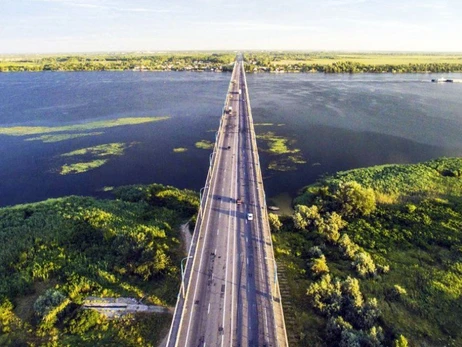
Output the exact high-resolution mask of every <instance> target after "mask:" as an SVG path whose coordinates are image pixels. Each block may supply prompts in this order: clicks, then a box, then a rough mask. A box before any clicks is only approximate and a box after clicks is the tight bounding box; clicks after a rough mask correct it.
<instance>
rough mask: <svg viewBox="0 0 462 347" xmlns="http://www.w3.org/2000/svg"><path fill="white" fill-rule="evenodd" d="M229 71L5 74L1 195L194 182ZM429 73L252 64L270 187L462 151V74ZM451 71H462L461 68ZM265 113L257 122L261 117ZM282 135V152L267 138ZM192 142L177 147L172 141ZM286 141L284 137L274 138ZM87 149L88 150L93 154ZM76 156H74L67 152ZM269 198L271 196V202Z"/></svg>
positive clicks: (0, 89) (280, 189)
mask: <svg viewBox="0 0 462 347" xmlns="http://www.w3.org/2000/svg"><path fill="white" fill-rule="evenodd" d="M230 76H231V75H230V74H213V73H178V72H158V73H134V72H68V73H45V72H43V73H12V74H0V206H7V205H13V204H17V203H24V202H34V201H40V200H43V199H46V198H51V197H60V196H65V195H70V194H77V195H94V196H106V195H107V194H108V193H105V192H103V188H104V187H112V186H119V185H125V184H135V183H143V184H145V183H151V182H157V183H163V184H170V185H174V186H177V187H180V188H190V189H195V190H199V189H200V188H201V187H202V185H203V184H204V181H205V177H206V173H207V169H208V156H209V153H210V151H209V150H204V149H199V148H196V147H195V143H196V142H197V141H200V140H209V141H213V140H214V136H215V135H214V131H215V130H216V128H217V127H218V125H219V119H220V115H221V110H222V106H223V101H224V99H225V95H226V91H227V87H228V83H229V78H230ZM435 77H439V76H435V75H423V74H400V75H391V74H380V75H378V74H377V75H376V74H361V75H346V74H345V75H324V74H283V75H275V74H256V75H248V76H247V80H248V84H249V92H250V98H251V105H252V110H253V116H254V121H255V123H257V126H256V132H257V135H259V136H260V137H261V138H260V139H259V147H260V158H261V161H262V168H263V169H264V172H263V176H264V180H265V188H266V193H267V196H268V197H270V198H274V200H275V202H276V203H279V204H282V203H283V202H284V201H285V202H286V203H287V201H289V199H290V197H293V196H294V195H295V194H296V192H297V190H298V189H300V188H301V187H303V186H304V185H306V184H309V183H313V182H314V181H315V180H316V179H317V178H318V177H319V176H320V175H322V174H325V173H332V172H335V171H338V170H346V169H351V168H356V167H365V166H369V165H376V164H385V163H414V162H418V161H423V160H427V159H431V158H436V157H440V156H462V136H461V135H462V131H461V129H462V84H457V83H454V84H452V83H443V84H435V83H430V82H429V81H430V80H431V79H432V78H435ZM445 77H453V78H462V75H461V74H448V75H445ZM158 116H169V117H170V118H169V119H167V120H162V121H159V122H153V123H144V124H138V125H124V126H118V127H112V128H104V129H94V130H91V131H89V130H85V131H82V130H80V131H74V132H73V131H63V132H62V133H65V134H69V133H71V134H72V133H79V134H82V133H84V134H85V133H87V134H88V133H91V134H92V135H91V136H85V137H79V138H74V139H67V140H62V141H59V142H51V143H49V142H43V141H40V140H35V141H28V140H30V139H31V138H37V137H39V136H42V135H43V134H45V135H46V134H47V133H46V130H43V131H42V132H40V131H41V130H40V129H38V128H34V129H35V130H34V131H35V132H36V133H37V134H30V133H29V134H28V135H19V134H16V135H15V136H12V135H2V134H1V133H2V131H3V133H5V132H7V131H8V130H5V129H7V128H9V127H12V126H23V127H24V126H28V127H38V126H41V127H56V126H74V125H76V124H86V123H88V122H95V121H107V120H112V119H116V118H131V117H158ZM258 124H259V125H258ZM277 141H279V144H280V143H283V146H282V150H279V151H278V153H274V152H273V153H272V152H271V151H268V148H270V147H271V146H270V145H271V144H272V143H273V144H276V142H277ZM109 143H123V144H126V146H127V148H126V150H125V152H124V153H123V154H121V155H108V156H105V157H104V159H107V162H106V163H105V164H104V165H102V166H100V167H98V168H95V169H93V170H89V171H87V172H84V173H78V174H68V175H61V174H60V168H61V167H62V166H63V165H65V164H69V163H71V162H72V161H75V160H76V159H75V158H73V157H63V156H62V154H65V153H70V152H72V151H75V150H79V149H83V148H88V147H94V146H98V145H104V144H109ZM178 147H182V148H186V149H187V150H186V151H184V152H174V151H173V149H174V148H178ZM279 149H281V147H279ZM93 159H95V158H92V157H91V155H90V156H88V155H86V156H83V157H82V159H81V160H82V161H89V160H93ZM68 161H70V162H68ZM273 202H274V201H273Z"/></svg>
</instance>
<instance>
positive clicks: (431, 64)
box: [0, 52, 462, 74]
mask: <svg viewBox="0 0 462 347" xmlns="http://www.w3.org/2000/svg"><path fill="white" fill-rule="evenodd" d="M244 58H245V62H246V65H245V69H246V72H247V73H316V72H321V73H394V74H396V73H450V72H462V53H457V54H456V53H454V54H430V53H421V54H416V53H407V54H399V53H335V52H311V53H303V52H247V53H245V54H244ZM234 60H235V53H234V52H227V53H197V52H196V53H165V54H120V55H111V54H80V55H49V56H34V55H23V56H20V55H18V56H1V55H0V72H39V71H58V72H66V71H73V72H77V71H113V72H114V71H134V72H163V71H181V72H214V73H221V72H231V71H232V68H233V63H234Z"/></svg>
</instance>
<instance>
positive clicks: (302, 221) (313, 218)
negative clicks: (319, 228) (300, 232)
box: [293, 205, 321, 229]
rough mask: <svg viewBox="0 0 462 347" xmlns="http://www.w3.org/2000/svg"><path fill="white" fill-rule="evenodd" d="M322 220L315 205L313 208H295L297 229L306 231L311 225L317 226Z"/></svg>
mask: <svg viewBox="0 0 462 347" xmlns="http://www.w3.org/2000/svg"><path fill="white" fill-rule="evenodd" d="M320 219H321V215H320V214H319V209H318V207H317V206H315V205H313V206H311V207H308V206H305V205H297V206H295V213H294V216H293V221H294V225H295V227H296V228H297V229H306V228H307V227H308V226H310V225H315V224H316V222H317V221H319V220H320Z"/></svg>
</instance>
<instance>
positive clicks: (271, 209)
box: [268, 206, 280, 211]
mask: <svg viewBox="0 0 462 347" xmlns="http://www.w3.org/2000/svg"><path fill="white" fill-rule="evenodd" d="M268 210H270V211H279V210H280V208H279V207H277V206H268Z"/></svg>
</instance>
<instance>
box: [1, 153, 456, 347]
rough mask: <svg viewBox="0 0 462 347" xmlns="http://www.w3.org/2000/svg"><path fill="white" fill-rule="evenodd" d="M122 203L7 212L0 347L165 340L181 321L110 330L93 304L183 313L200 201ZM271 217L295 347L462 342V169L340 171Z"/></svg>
mask: <svg viewBox="0 0 462 347" xmlns="http://www.w3.org/2000/svg"><path fill="white" fill-rule="evenodd" d="M113 194H114V197H115V199H113V200H98V199H94V198H90V197H76V196H71V197H64V198H60V199H51V200H47V201H44V202H39V203H32V204H25V205H18V206H14V207H6V208H2V209H0V242H1V244H2V245H3V247H2V249H1V250H0V330H1V332H2V333H1V334H0V345H23V344H24V345H25V344H35V345H46V344H49V345H52V344H53V343H54V342H56V341H60V344H61V345H69V346H72V345H79V346H94V345H101V344H106V345H111V344H117V345H126V346H138V345H143V346H155V345H157V344H158V343H159V342H160V340H161V339H162V337H163V336H164V335H165V333H166V332H167V330H168V326H169V322H170V319H171V315H170V314H168V313H132V314H129V315H127V316H124V317H121V318H118V319H109V318H107V317H106V316H105V315H104V314H101V313H98V312H97V311H93V310H83V309H82V304H83V303H84V301H85V299H86V298H88V297H100V298H117V297H128V298H133V299H135V300H138V302H142V303H143V304H149V305H158V306H164V307H172V306H173V305H174V304H175V300H176V295H177V293H178V288H179V280H180V270H179V264H180V259H181V258H182V257H184V256H185V248H184V245H183V242H182V241H181V236H180V233H181V232H180V228H179V227H180V225H181V224H182V223H184V221H187V220H189V219H190V218H192V217H193V216H194V214H195V213H196V212H197V209H198V204H199V202H198V196H197V194H196V193H194V192H192V191H188V190H179V189H176V188H173V187H166V186H162V185H159V184H151V185H145V186H141V185H137V186H125V187H119V188H116V189H114V190H113ZM269 218H270V224H271V228H272V232H273V240H274V245H275V254H276V257H277V261H278V269H279V271H278V272H279V277H280V285H281V292H282V293H283V294H282V296H283V297H282V300H283V304H284V311H285V316H286V320H287V328H288V333H289V340H290V343H291V346H400V347H401V346H408V345H409V346H422V345H428V346H437V345H438V346H442V345H444V346H460V345H461V344H462V333H461V332H462V326H461V319H460V318H461V317H462V304H461V301H460V298H461V296H462V280H461V279H462V158H440V159H436V160H432V161H428V162H424V163H420V164H412V165H382V166H375V167H370V168H364V169H356V170H351V171H346V172H339V173H337V174H335V175H333V176H329V177H324V178H322V179H320V180H319V181H318V182H316V183H315V184H312V185H309V186H307V187H305V188H303V189H302V190H301V191H300V195H299V196H298V197H297V198H296V199H295V201H294V213H293V214H292V215H288V216H277V215H275V214H272V213H270V215H269Z"/></svg>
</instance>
